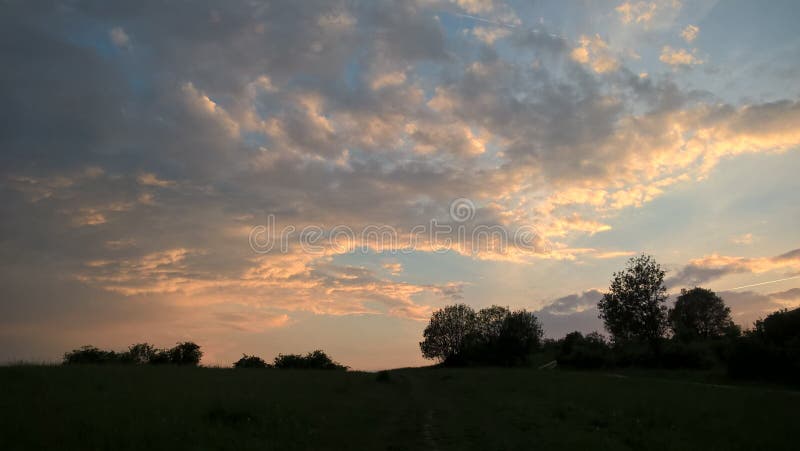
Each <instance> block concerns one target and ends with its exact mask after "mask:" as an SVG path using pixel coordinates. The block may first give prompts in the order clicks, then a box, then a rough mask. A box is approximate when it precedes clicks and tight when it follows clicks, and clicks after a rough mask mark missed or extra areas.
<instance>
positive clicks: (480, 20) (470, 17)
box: [454, 13, 517, 28]
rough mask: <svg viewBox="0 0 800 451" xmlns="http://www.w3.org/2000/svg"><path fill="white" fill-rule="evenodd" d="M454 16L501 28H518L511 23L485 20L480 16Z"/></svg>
mask: <svg viewBox="0 0 800 451" xmlns="http://www.w3.org/2000/svg"><path fill="white" fill-rule="evenodd" d="M454 15H455V16H458V17H463V18H465V19H472V20H477V21H479V22H486V23H490V24H494V25H498V26H501V27H507V28H517V26H516V25H512V24H509V23H503V22H497V21H494V20H489V19H484V18H483V17H478V16H470V15H469V14H461V13H454Z"/></svg>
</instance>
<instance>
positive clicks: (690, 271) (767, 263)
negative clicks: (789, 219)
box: [667, 249, 800, 286]
mask: <svg viewBox="0 0 800 451" xmlns="http://www.w3.org/2000/svg"><path fill="white" fill-rule="evenodd" d="M770 271H788V272H790V273H792V272H794V273H797V272H800V249H795V250H792V251H789V252H786V253H784V254H781V255H778V256H775V257H734V256H725V255H718V254H712V255H708V256H705V257H702V258H698V259H694V260H691V261H690V262H689V264H688V265H686V266H684V267H683V268H681V269H680V270H679V271H678V272H677V274H676V275H675V276H673V277H671V278H670V279H669V280H668V281H667V284H668V285H670V286H678V285H682V286H693V285H699V284H703V283H706V282H709V281H712V280H716V279H719V278H721V277H723V276H726V275H729V274H762V273H766V272H770Z"/></svg>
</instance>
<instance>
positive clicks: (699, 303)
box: [420, 255, 800, 382]
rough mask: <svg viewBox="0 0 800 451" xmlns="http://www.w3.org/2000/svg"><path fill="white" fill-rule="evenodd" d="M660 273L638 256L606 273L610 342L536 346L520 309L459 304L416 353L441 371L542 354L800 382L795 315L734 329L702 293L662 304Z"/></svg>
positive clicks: (799, 313)
mask: <svg viewBox="0 0 800 451" xmlns="http://www.w3.org/2000/svg"><path fill="white" fill-rule="evenodd" d="M664 276H665V271H664V270H663V269H662V268H661V266H660V265H659V264H658V263H656V261H655V260H654V259H653V258H652V257H650V256H647V255H641V256H638V257H634V258H631V259H630V260H629V261H628V264H627V266H626V267H625V268H624V269H623V270H622V271H620V272H617V273H614V275H613V278H612V280H611V283H610V286H609V289H608V291H607V292H606V293H604V295H603V298H602V299H601V300H600V302H599V303H598V310H599V317H600V318H601V319H602V320H603V324H604V326H605V329H606V331H607V332H608V335H609V338H606V337H605V336H603V335H600V334H599V333H597V332H594V333H591V334H587V335H584V334H581V333H580V332H572V333H569V334H567V335H566V336H565V337H564V338H561V339H559V340H542V339H541V337H542V330H541V327H540V326H539V322H538V320H537V319H536V317H535V316H534V315H533V314H532V313H529V312H526V311H525V310H520V311H517V312H511V311H510V310H508V309H507V308H503V307H497V306H493V307H489V308H487V309H483V310H480V311H478V312H477V313H476V312H474V311H473V310H472V309H471V308H470V307H468V306H466V305H454V306H448V307H445V308H444V309H442V310H439V311H436V312H434V313H433V315H432V317H431V320H430V323H429V324H428V327H426V329H425V332H424V341H423V342H421V343H420V348H421V350H422V355H423V356H424V357H426V358H431V359H438V360H439V361H440V362H441V363H442V364H444V365H471V364H477V365H524V364H527V363H529V362H530V359H531V358H532V357H534V356H538V358H539V360H541V358H542V357H547V356H551V357H552V358H553V359H555V360H556V361H557V363H558V365H560V366H565V367H572V368H610V367H632V366H633V367H644V368H691V369H710V368H715V367H716V368H724V369H726V370H727V372H728V374H729V375H730V376H733V377H740V378H750V379H764V380H776V381H787V382H800V309H795V310H791V311H788V310H780V311H777V312H774V313H772V314H770V315H769V316H767V317H766V318H764V319H762V320H759V321H757V322H756V323H755V327H753V328H752V329H748V330H745V331H742V330H741V328H740V327H739V326H737V325H736V324H734V323H733V321H732V319H731V315H730V308H729V307H727V306H726V305H725V302H724V300H723V299H722V298H720V297H719V296H718V295H717V294H716V293H714V292H713V291H711V290H708V289H705V288H700V287H695V288H692V289H690V290H685V289H684V290H681V294H680V295H679V296H678V298H677V300H676V302H675V304H674V305H673V306H672V307H671V308H670V307H669V306H668V305H667V299H668V295H667V289H666V286H665V285H664Z"/></svg>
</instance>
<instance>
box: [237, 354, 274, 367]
mask: <svg viewBox="0 0 800 451" xmlns="http://www.w3.org/2000/svg"><path fill="white" fill-rule="evenodd" d="M233 367H234V368H269V367H270V365H269V364H268V363H267V362H265V361H264V359H262V358H261V357H258V356H254V355H247V354H242V358H241V359H239V360H237V361H236V362H235V363H234V364H233Z"/></svg>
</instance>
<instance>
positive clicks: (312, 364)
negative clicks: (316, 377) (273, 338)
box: [273, 349, 347, 370]
mask: <svg viewBox="0 0 800 451" xmlns="http://www.w3.org/2000/svg"><path fill="white" fill-rule="evenodd" d="M273 366H274V367H275V368H278V369H303V370H346V369H347V367H346V366H344V365H341V364H339V363H337V362H334V361H333V360H331V358H330V357H328V355H327V354H325V353H324V352H323V351H321V350H319V349H318V350H316V351H313V352H309V353H308V354H306V355H305V356H302V355H299V354H279V355H278V357H275V362H274V364H273Z"/></svg>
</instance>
